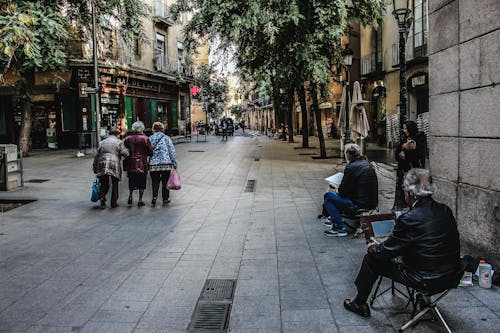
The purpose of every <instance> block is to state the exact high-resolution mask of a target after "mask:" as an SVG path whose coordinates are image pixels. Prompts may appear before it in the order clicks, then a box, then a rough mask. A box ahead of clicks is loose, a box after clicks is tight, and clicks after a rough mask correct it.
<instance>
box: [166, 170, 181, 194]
mask: <svg viewBox="0 0 500 333" xmlns="http://www.w3.org/2000/svg"><path fill="white" fill-rule="evenodd" d="M167 188H168V189H169V190H180V189H181V176H179V173H178V172H177V169H173V170H172V171H170V177H168V182H167Z"/></svg>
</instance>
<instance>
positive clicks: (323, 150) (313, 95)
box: [311, 83, 326, 158]
mask: <svg viewBox="0 0 500 333" xmlns="http://www.w3.org/2000/svg"><path fill="white" fill-rule="evenodd" d="M317 93H318V91H317V87H316V84H315V83H312V84H311V98H312V102H313V106H314V114H315V116H316V127H317V131H318V141H319V151H320V156H321V158H326V147H325V136H324V135H323V126H321V110H320V109H319V103H318V95H317Z"/></svg>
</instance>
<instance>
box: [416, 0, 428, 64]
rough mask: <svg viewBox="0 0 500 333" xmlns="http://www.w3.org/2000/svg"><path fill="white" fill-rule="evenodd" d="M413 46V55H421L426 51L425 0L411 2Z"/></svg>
mask: <svg viewBox="0 0 500 333" xmlns="http://www.w3.org/2000/svg"><path fill="white" fill-rule="evenodd" d="M413 13H414V14H413V15H414V23H413V46H414V51H415V52H414V53H415V57H423V56H425V55H426V53H427V0H415V1H414V2H413Z"/></svg>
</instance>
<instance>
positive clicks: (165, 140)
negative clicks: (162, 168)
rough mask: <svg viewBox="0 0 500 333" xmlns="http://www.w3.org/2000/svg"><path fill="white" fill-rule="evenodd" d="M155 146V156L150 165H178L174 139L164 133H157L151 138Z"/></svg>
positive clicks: (152, 157)
mask: <svg viewBox="0 0 500 333" xmlns="http://www.w3.org/2000/svg"><path fill="white" fill-rule="evenodd" d="M149 142H150V143H151V146H153V156H151V158H150V159H149V165H165V164H171V165H175V166H176V165H177V158H176V155H175V148H174V143H173V142H172V139H170V137H169V136H168V135H166V134H163V133H162V132H156V133H154V134H153V135H151V136H150V137H149Z"/></svg>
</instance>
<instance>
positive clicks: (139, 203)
mask: <svg viewBox="0 0 500 333" xmlns="http://www.w3.org/2000/svg"><path fill="white" fill-rule="evenodd" d="M145 205H146V204H145V203H144V201H139V202H138V203H137V207H142V206H145Z"/></svg>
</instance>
